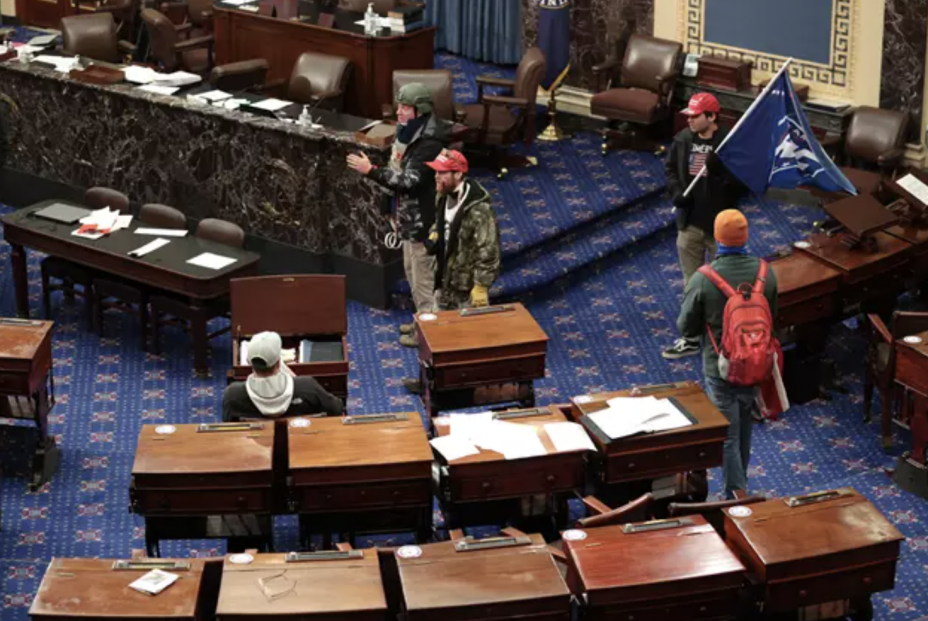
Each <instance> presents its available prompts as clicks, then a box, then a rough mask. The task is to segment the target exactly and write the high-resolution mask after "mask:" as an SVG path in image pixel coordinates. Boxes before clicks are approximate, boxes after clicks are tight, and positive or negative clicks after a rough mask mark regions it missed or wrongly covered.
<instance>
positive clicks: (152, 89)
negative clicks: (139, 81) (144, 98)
mask: <svg viewBox="0 0 928 621" xmlns="http://www.w3.org/2000/svg"><path fill="white" fill-rule="evenodd" d="M136 90H139V91H145V92H147V93H155V94H157V95H173V94H174V93H176V92H177V91H179V90H180V87H179V86H162V85H160V84H155V83H154V82H152V83H151V84H145V85H143V86H139V87H137V88H136Z"/></svg>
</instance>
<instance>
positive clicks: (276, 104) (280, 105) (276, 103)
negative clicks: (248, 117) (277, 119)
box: [251, 97, 291, 112]
mask: <svg viewBox="0 0 928 621" xmlns="http://www.w3.org/2000/svg"><path fill="white" fill-rule="evenodd" d="M290 103H291V102H289V101H284V100H283V99H275V98H273V97H271V98H270V99H265V100H264V101H259V102H258V103H253V104H251V107H252V108H260V109H261V110H270V111H271V112H277V111H278V110H283V109H284V108H286V107H287V106H289V105H290Z"/></svg>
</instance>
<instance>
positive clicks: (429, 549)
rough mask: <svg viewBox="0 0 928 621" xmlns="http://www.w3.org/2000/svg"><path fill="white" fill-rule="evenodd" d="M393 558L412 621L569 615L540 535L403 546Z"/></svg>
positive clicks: (548, 619) (561, 619) (555, 619)
mask: <svg viewBox="0 0 928 621" xmlns="http://www.w3.org/2000/svg"><path fill="white" fill-rule="evenodd" d="M494 546H495V547H494ZM395 558H396V562H397V565H398V569H399V581H400V584H401V586H402V597H403V601H402V608H403V613H405V617H404V618H405V619H408V620H409V621H448V620H454V621H476V620H478V619H494V620H497V621H506V620H509V619H512V620H513V621H515V620H517V619H537V620H540V621H567V620H568V618H569V617H570V591H569V590H568V589H567V585H566V584H564V580H563V578H561V574H560V572H559V571H558V568H557V567H556V566H555V562H554V558H553V557H552V556H551V553H550V552H549V551H548V547H547V546H546V545H545V542H544V539H542V537H541V535H527V536H519V537H507V538H503V539H500V540H496V541H495V542H494V541H492V540H491V541H486V540H484V543H481V542H480V541H473V540H458V541H446V542H442V543H433V544H429V545H424V546H404V547H402V548H399V549H398V550H397V551H396V553H395Z"/></svg>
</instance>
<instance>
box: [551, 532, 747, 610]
mask: <svg viewBox="0 0 928 621" xmlns="http://www.w3.org/2000/svg"><path fill="white" fill-rule="evenodd" d="M563 541H564V551H565V553H566V554H567V563H568V570H567V582H568V584H569V585H570V588H571V590H572V591H573V592H574V595H576V596H577V598H578V599H580V601H582V602H584V604H585V607H586V613H587V614H586V615H585V616H584V618H586V619H590V621H600V620H602V621H605V620H607V619H720V618H726V617H734V616H735V613H736V612H737V607H738V596H739V592H740V590H741V586H742V582H743V580H744V572H745V569H744V565H742V564H741V562H740V561H739V560H738V558H737V557H736V556H735V555H734V554H733V553H732V551H731V550H729V549H728V547H727V546H726V545H725V542H724V541H723V540H722V538H721V537H720V536H719V535H718V533H716V532H715V530H714V529H713V528H712V526H711V525H710V524H709V523H708V522H706V520H705V518H703V517H702V516H701V515H694V516H689V517H682V518H673V519H670V520H658V521H655V522H643V523H638V524H626V525H625V526H606V527H603V528H588V529H585V530H570V531H566V532H565V533H564V535H563Z"/></svg>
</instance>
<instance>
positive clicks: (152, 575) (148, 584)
mask: <svg viewBox="0 0 928 621" xmlns="http://www.w3.org/2000/svg"><path fill="white" fill-rule="evenodd" d="M179 577H180V576H178V575H177V574H169V573H168V572H166V571H162V570H160V569H152V570H151V571H150V572H148V573H147V574H145V575H144V576H142V577H141V578H139V579H138V580H136V581H135V582H132V583H130V584H129V588H132V589H135V590H136V591H141V592H142V593H146V594H148V595H157V594H158V593H160V592H161V591H163V590H165V589H166V588H168V587H169V586H171V585H172V584H174V583H175V582H177V579H178V578H179Z"/></svg>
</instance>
